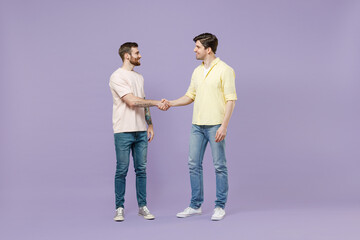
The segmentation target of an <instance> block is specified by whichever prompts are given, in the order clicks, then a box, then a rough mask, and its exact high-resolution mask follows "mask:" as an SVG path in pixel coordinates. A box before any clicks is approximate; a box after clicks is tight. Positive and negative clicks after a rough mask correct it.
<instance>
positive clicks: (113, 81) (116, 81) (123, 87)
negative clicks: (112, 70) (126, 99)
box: [109, 75, 133, 98]
mask: <svg viewBox="0 0 360 240" xmlns="http://www.w3.org/2000/svg"><path fill="white" fill-rule="evenodd" d="M109 85H110V88H111V89H113V90H114V91H115V92H116V94H118V95H119V97H120V98H122V97H123V96H125V95H126V94H129V93H133V91H132V90H131V87H130V85H129V83H128V82H127V81H126V80H124V79H122V78H121V77H119V76H116V75H115V76H111V78H110V83H109Z"/></svg>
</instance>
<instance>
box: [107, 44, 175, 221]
mask: <svg viewBox="0 0 360 240" xmlns="http://www.w3.org/2000/svg"><path fill="white" fill-rule="evenodd" d="M119 55H120V57H121V59H122V61H123V65H122V67H121V68H119V69H117V70H116V71H115V72H114V73H113V74H112V75H111V77H110V83H109V85H110V90H111V93H112V96H113V129H114V140H115V150H116V174H115V203H116V215H115V217H114V220H115V221H123V220H124V201H125V199H124V195H125V186H126V175H127V172H128V168H129V161H130V151H131V152H132V156H133V161H134V168H135V173H136V196H137V202H138V206H139V215H141V216H143V217H144V218H145V219H148V220H152V219H155V217H154V215H152V214H151V213H150V211H149V210H148V208H147V207H146V161H147V160H146V157H147V146H148V142H151V140H152V139H153V137H154V130H153V125H152V121H151V115H150V111H149V107H152V106H157V107H159V108H162V109H167V108H168V107H169V106H167V103H161V102H160V101H156V100H145V99H144V98H145V93H144V78H143V76H142V75H141V74H139V73H137V72H135V71H134V70H133V69H134V67H135V66H140V58H141V55H140V52H139V50H138V44H137V43H134V42H127V43H124V44H123V45H121V47H120V49H119ZM146 125H148V127H147V126H146Z"/></svg>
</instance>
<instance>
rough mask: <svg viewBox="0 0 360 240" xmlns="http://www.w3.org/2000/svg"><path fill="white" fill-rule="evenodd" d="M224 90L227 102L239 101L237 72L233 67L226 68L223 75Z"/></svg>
mask: <svg viewBox="0 0 360 240" xmlns="http://www.w3.org/2000/svg"><path fill="white" fill-rule="evenodd" d="M221 81H222V88H223V90H224V96H225V100H226V101H231V100H237V95H236V88H235V72H234V70H233V69H232V68H231V67H228V68H226V69H225V70H224V71H223V73H222V74H221Z"/></svg>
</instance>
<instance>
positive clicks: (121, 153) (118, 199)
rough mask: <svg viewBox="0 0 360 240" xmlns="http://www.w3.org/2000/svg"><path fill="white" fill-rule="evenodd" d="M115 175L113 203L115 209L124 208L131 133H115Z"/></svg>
mask: <svg viewBox="0 0 360 240" xmlns="http://www.w3.org/2000/svg"><path fill="white" fill-rule="evenodd" d="M114 140H115V151H116V173H115V203H116V209H117V208H119V207H122V208H123V207H124V202H125V198H124V196H125V186H126V175H127V172H128V169H129V157H130V146H131V144H132V135H131V133H115V134H114Z"/></svg>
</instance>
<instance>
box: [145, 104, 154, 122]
mask: <svg viewBox="0 0 360 240" xmlns="http://www.w3.org/2000/svg"><path fill="white" fill-rule="evenodd" d="M145 120H146V123H147V124H148V126H150V125H152V120H151V114H150V109H149V107H146V108H145Z"/></svg>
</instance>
